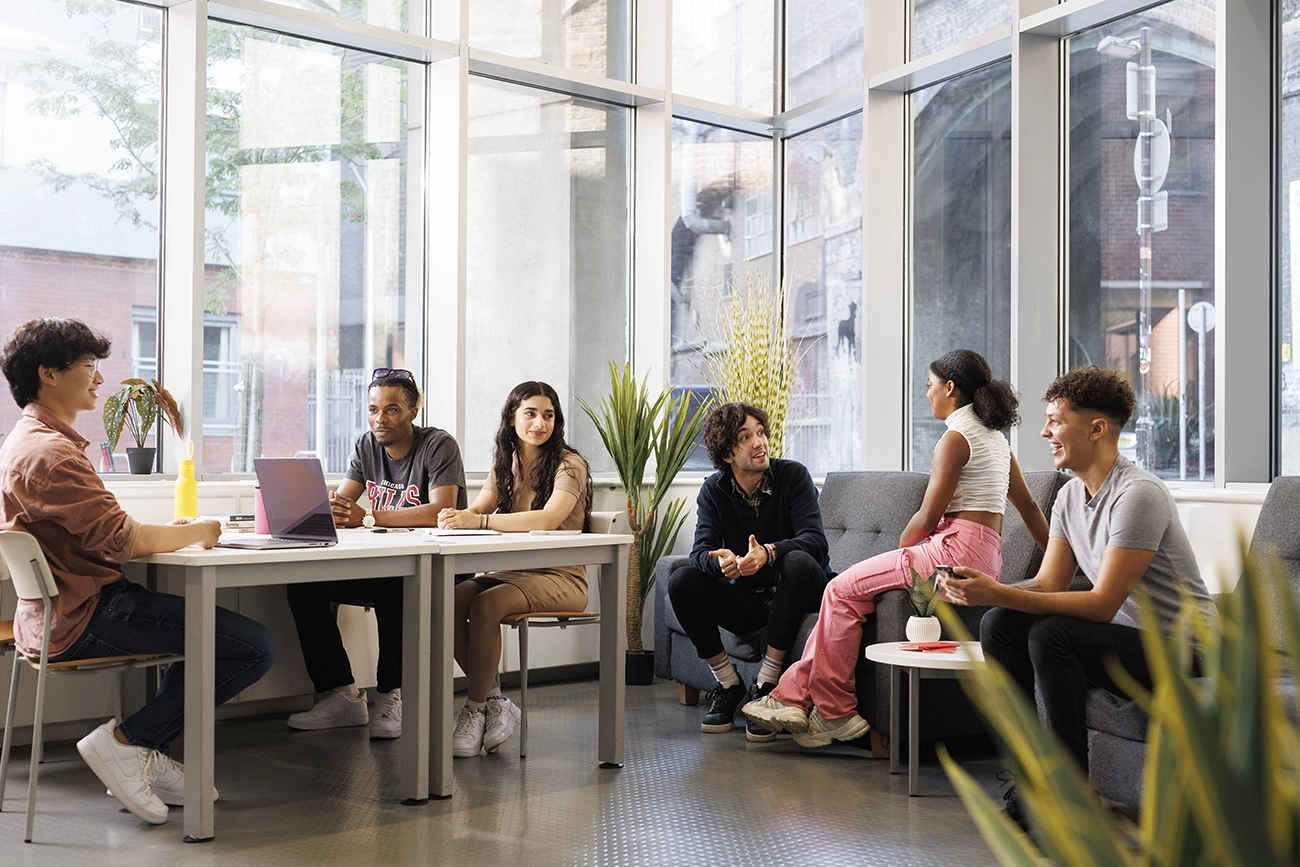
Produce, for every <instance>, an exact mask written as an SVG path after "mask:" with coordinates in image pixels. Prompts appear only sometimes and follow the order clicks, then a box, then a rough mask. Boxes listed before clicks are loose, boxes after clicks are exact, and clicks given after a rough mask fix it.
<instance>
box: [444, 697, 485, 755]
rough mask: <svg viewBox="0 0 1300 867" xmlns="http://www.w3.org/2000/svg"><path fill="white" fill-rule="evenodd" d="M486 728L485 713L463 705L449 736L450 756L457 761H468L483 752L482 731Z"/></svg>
mask: <svg viewBox="0 0 1300 867" xmlns="http://www.w3.org/2000/svg"><path fill="white" fill-rule="evenodd" d="M486 728H487V713H486V712H485V711H481V710H479V709H478V708H474V707H470V706H469V705H465V706H464V707H462V708H461V709H460V716H459V717H458V718H457V719H456V730H455V731H454V732H452V735H451V754H452V755H453V756H455V757H456V758H458V759H468V758H473V757H474V756H477V755H478V754H479V753H481V752H482V751H483V731H484V730H485V729H486Z"/></svg>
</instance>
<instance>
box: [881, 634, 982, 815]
mask: <svg viewBox="0 0 1300 867" xmlns="http://www.w3.org/2000/svg"><path fill="white" fill-rule="evenodd" d="M903 643H905V642H900V641H891V642H888V643H885V644H873V645H871V646H869V647H868V648H867V649H866V650H865V651H864V654H865V655H866V657H867V659H870V660H871V661H872V662H878V663H882V664H884V665H888V666H889V772H890V773H891V774H896V773H898V734H899V732H898V716H899V691H900V687H901V685H902V684H901V683H900V679H899V675H900V672H901V671H902V670H903V669H907V672H908V691H907V773H908V780H907V793H908V794H909V795H913V796H915V795H919V794H921V778H920V775H919V773H918V770H917V766H918V765H919V764H920V761H921V676H922V672H926V676H928V677H953V676H954V674H953V673H954V672H957V671H966V670H969V669H970V667H971V666H972V665H973V664H975V663H976V662H983V661H984V652H983V651H982V650H981V649H980V643H979V642H978V641H963V642H960V644H961V646H960V647H958V648H957V649H956V650H955V651H953V652H952V653H933V652H931V653H922V652H919V651H915V650H899V649H898V648H899V645H900V644H903Z"/></svg>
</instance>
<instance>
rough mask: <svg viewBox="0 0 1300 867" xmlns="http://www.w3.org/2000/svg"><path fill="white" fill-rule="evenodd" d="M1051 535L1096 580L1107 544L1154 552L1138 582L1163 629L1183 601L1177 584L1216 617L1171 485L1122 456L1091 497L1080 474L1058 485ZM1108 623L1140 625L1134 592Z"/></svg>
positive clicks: (1089, 577) (1084, 571)
mask: <svg viewBox="0 0 1300 867" xmlns="http://www.w3.org/2000/svg"><path fill="white" fill-rule="evenodd" d="M1051 535H1052V537H1053V538H1057V539H1064V540H1065V541H1067V542H1069V543H1070V548H1071V549H1072V550H1073V551H1074V557H1075V559H1076V560H1077V561H1078V563H1079V568H1080V569H1082V570H1083V574H1085V575H1087V576H1088V579H1089V580H1091V581H1092V582H1093V583H1094V584H1095V583H1096V582H1097V576H1098V575H1099V574H1100V572H1101V559H1102V557H1103V556H1104V555H1105V553H1106V547H1107V546H1109V545H1114V546H1115V547H1117V548H1136V549H1139V550H1142V551H1154V552H1155V557H1154V558H1153V559H1152V560H1151V565H1150V566H1148V567H1147V571H1146V574H1144V575H1143V576H1142V578H1141V579H1140V580H1139V581H1138V583H1137V587H1140V588H1142V589H1143V590H1145V591H1146V592H1147V593H1148V594H1149V595H1150V598H1151V605H1152V607H1153V608H1154V609H1155V615H1156V620H1157V621H1158V622H1159V624H1160V627H1161V629H1163V630H1165V631H1168V629H1169V628H1170V626H1171V625H1172V624H1173V622H1174V618H1175V617H1176V616H1177V614H1178V610H1179V608H1180V606H1181V604H1182V601H1181V599H1180V598H1179V590H1180V589H1182V590H1184V591H1186V592H1187V593H1188V594H1190V595H1191V597H1192V598H1193V599H1194V600H1196V602H1197V603H1198V604H1199V605H1200V606H1201V609H1202V610H1203V611H1205V612H1206V615H1207V617H1210V618H1214V617H1215V616H1216V614H1215V609H1214V604H1213V601H1212V600H1211V598H1210V594H1209V592H1208V591H1207V590H1206V589H1205V582H1204V581H1202V580H1201V570H1200V568H1199V567H1198V566H1197V565H1196V556H1195V554H1194V553H1193V552H1192V544H1191V542H1189V541H1188V540H1187V534H1186V533H1185V532H1183V525H1182V522H1180V521H1179V520H1178V509H1177V507H1176V506H1175V505H1174V498H1173V497H1172V496H1171V495H1170V493H1169V489H1168V488H1166V487H1165V485H1164V482H1162V481H1160V480H1159V479H1158V478H1156V477H1155V476H1153V475H1152V474H1151V473H1148V472H1147V471H1145V470H1142V469H1139V468H1138V467H1136V466H1134V465H1133V463H1132V462H1131V461H1129V460H1128V459H1127V458H1125V457H1123V456H1121V457H1118V458H1116V459H1115V464H1114V465H1113V466H1112V467H1111V468H1110V472H1109V473H1107V475H1106V480H1105V481H1104V482H1102V485H1101V488H1100V489H1098V491H1097V494H1096V496H1094V497H1092V498H1091V499H1089V498H1088V491H1087V489H1086V488H1085V487H1084V486H1083V481H1082V480H1081V479H1077V478H1075V479H1071V480H1070V481H1069V482H1067V483H1066V484H1065V487H1063V488H1061V493H1060V494H1059V495H1058V496H1057V498H1056V503H1055V505H1053V506H1052V525H1051ZM1111 622H1112V623H1118V624H1122V625H1125V626H1137V625H1138V604H1137V600H1135V599H1134V597H1133V596H1132V595H1130V596H1129V598H1128V599H1125V600H1124V604H1123V605H1121V606H1120V609H1119V611H1118V612H1116V614H1115V616H1114V617H1113V618H1111ZM1211 622H1213V619H1212V620H1211Z"/></svg>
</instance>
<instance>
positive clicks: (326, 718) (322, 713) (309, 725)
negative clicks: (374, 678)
mask: <svg viewBox="0 0 1300 867" xmlns="http://www.w3.org/2000/svg"><path fill="white" fill-rule="evenodd" d="M369 721H370V712H369V711H368V710H366V693H365V690H358V691H357V697H356V698H353V697H352V696H350V695H348V694H347V692H346V691H345V690H344V688H342V687H340V688H339V689H334V690H330V691H329V692H327V693H326V694H325V697H324V698H322V699H321V700H320V701H318V702H316V703H315V704H314V705H312V706H311V710H305V711H303V712H302V713H296V714H294V715H293V716H291V717H289V728H291V729H300V730H302V731H308V732H315V731H321V730H322V729H338V728H344V727H346V726H363V725H365V724H366V723H367V722H369Z"/></svg>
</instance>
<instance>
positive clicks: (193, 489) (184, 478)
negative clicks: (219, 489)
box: [172, 440, 199, 518]
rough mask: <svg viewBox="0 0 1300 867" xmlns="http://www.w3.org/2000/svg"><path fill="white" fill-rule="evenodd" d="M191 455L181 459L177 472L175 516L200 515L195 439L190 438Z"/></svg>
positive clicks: (193, 516) (194, 516) (189, 516)
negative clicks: (195, 463) (195, 471)
mask: <svg viewBox="0 0 1300 867" xmlns="http://www.w3.org/2000/svg"><path fill="white" fill-rule="evenodd" d="M188 442H189V446H190V450H189V457H188V458H182V459H181V460H180V462H179V463H180V468H179V471H178V472H177V473H176V497H175V503H176V505H175V509H174V514H173V515H172V517H174V518H181V517H186V518H197V517H198V516H199V483H198V482H197V481H195V479H194V441H193V440H188Z"/></svg>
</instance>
